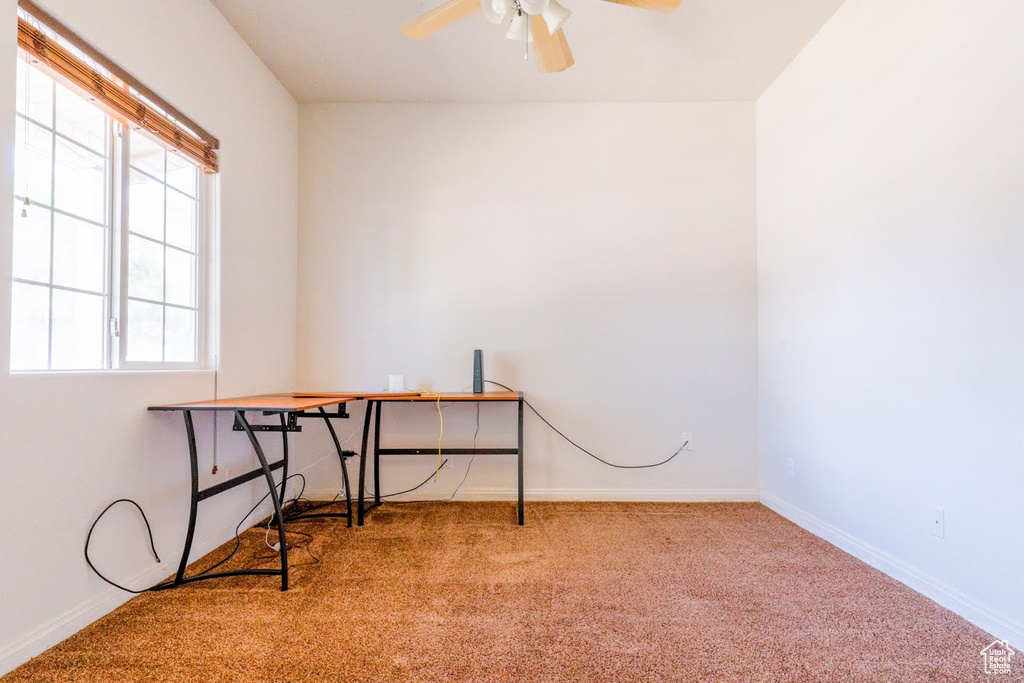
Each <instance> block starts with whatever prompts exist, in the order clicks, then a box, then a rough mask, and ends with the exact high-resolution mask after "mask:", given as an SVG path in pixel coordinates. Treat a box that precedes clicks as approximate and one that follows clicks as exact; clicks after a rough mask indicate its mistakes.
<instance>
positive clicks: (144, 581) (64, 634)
mask: <svg viewBox="0 0 1024 683" xmlns="http://www.w3.org/2000/svg"><path fill="white" fill-rule="evenodd" d="M222 543H224V541H223V540H221V541H217V542H214V540H213V539H212V538H210V537H205V538H202V539H199V538H197V539H195V541H194V542H193V544H192V553H191V555H192V558H193V559H198V558H200V557H202V556H203V555H205V554H206V553H208V552H210V551H212V550H213V549H214V548H216V547H217V546H219V545H221V544H222ZM180 559H181V558H180V556H179V557H175V559H174V562H173V563H172V562H166V561H164V562H161V563H159V564H154V565H153V566H152V567H150V568H148V569H145V570H143V571H141V572H139V573H138V574H136V575H135V576H133V577H131V578H130V579H128V580H126V581H124V583H123V585H125V586H129V587H131V588H134V589H136V590H141V589H143V588H145V587H147V586H151V585H153V584H155V583H157V582H158V581H160V580H162V579H165V578H167V577H168V576H170V575H171V574H174V572H175V571H177V569H178V562H179V560H180ZM133 597H135V596H134V595H132V594H130V593H125V592H124V591H122V590H118V589H117V588H114V587H113V586H111V587H109V588H107V589H105V590H103V591H102V592H100V593H97V594H96V595H95V596H93V597H92V598H89V599H88V600H85V601H83V602H81V603H79V604H78V605H76V606H75V607H72V608H71V609H69V610H68V611H66V612H64V613H63V614H61V615H59V616H57V617H56V618H54V619H52V620H50V621H48V622H47V623H45V624H43V625H42V626H40V627H39V628H37V629H35V630H34V631H31V632H30V633H27V634H25V635H24V636H22V637H21V638H19V639H18V640H16V641H14V642H13V643H11V644H9V645H7V646H6V647H3V648H0V676H3V675H4V674H6V673H8V672H9V671H13V670H14V669H16V668H18V667H19V666H21V665H22V664H24V663H25V662H27V661H28V660H30V659H32V658H33V657H35V656H36V655H39V654H42V653H43V652H44V651H46V650H47V649H49V648H51V647H53V646H54V645H56V644H57V643H59V642H61V641H62V640H64V639H65V638H69V637H70V636H73V635H74V634H75V633H77V632H78V631H81V630H82V629H83V628H85V627H86V626H88V625H89V624H91V623H93V622H94V621H96V620H97V619H99V618H100V617H102V616H104V615H106V614H109V613H110V612H113V611H114V610H115V609H117V608H118V607H120V606H121V605H123V604H124V603H126V602H128V601H129V600H131V599H132V598H133Z"/></svg>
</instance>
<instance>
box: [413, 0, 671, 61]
mask: <svg viewBox="0 0 1024 683" xmlns="http://www.w3.org/2000/svg"><path fill="white" fill-rule="evenodd" d="M605 2H612V3H615V4H616V5H627V6H629V7H638V8H640V9H649V10H654V11H656V12H671V11H673V10H674V9H676V8H677V7H679V5H681V4H682V3H683V0H605ZM478 10H480V11H482V12H483V13H484V16H486V17H487V20H488V21H490V22H491V23H492V24H508V26H509V29H508V33H507V34H506V37H507V38H509V39H511V40H522V41H525V42H527V43H533V47H534V53H535V55H536V58H537V70H538V71H540V72H542V73H554V72H557V71H565V70H566V69H568V68H569V67H570V66H572V65H573V64H574V63H575V61H574V60H573V58H572V52H570V51H569V43H568V42H566V40H565V32H563V31H562V24H564V23H565V20H566V19H568V18H569V15H570V14H572V12H571V11H570V10H568V9H567V8H565V7H563V6H562V4H561V3H559V2H558V0H449V2H446V3H445V4H443V5H441V6H440V7H438V8H437V9H434V10H431V11H430V12H427V13H426V14H424V15H422V16H420V17H418V18H416V19H413V20H412V21H410V22H409V23H407V24H405V25H404V26H402V33H404V34H405V35H407V36H408V37H410V38H414V39H416V40H423V39H424V38H426V37H427V36H429V35H431V34H433V33H434V32H436V31H439V30H441V29H442V28H444V27H445V26H447V25H448V24H451V23H453V22H455V21H458V20H459V19H462V18H463V17H468V16H469V15H470V14H473V13H474V12H476V11H478Z"/></svg>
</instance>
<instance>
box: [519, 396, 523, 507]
mask: <svg viewBox="0 0 1024 683" xmlns="http://www.w3.org/2000/svg"><path fill="white" fill-rule="evenodd" d="M523 517H524V515H523V398H522V396H520V397H519V526H522V525H523V522H524V519H523Z"/></svg>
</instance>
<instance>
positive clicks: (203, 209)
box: [8, 55, 219, 375]
mask: <svg viewBox="0 0 1024 683" xmlns="http://www.w3.org/2000/svg"><path fill="white" fill-rule="evenodd" d="M18 58H19V59H22V56H20V55H19V57H18ZM28 67H29V68H33V67H32V66H31V64H28ZM53 106H54V109H56V100H54V104H53ZM54 115H56V112H55V111H54ZM29 120H31V119H29ZM54 125H56V122H54ZM109 125H110V134H109V138H108V152H109V155H110V156H109V166H110V168H109V169H108V175H107V180H106V183H107V193H108V197H107V222H108V225H107V231H106V233H107V245H106V263H105V264H104V269H105V273H104V278H105V282H106V287H107V293H106V295H105V297H104V317H105V319H106V320H107V326H106V330H105V334H104V338H103V363H104V365H103V367H101V368H69V369H64V368H60V369H55V368H45V369H44V368H34V369H14V368H11V367H10V361H8V373H9V374H10V375H22V374H23V375H34V374H47V375H49V374H89V373H94V374H100V373H108V374H109V373H119V372H197V371H208V370H209V371H212V370H213V369H214V365H215V363H214V361H213V357H214V351H213V350H214V349H215V347H216V327H217V326H216V325H215V324H214V321H212V320H211V319H210V312H211V311H214V310H216V301H217V299H216V292H215V291H214V287H213V286H212V285H213V284H214V283H215V282H216V274H215V268H216V265H217V262H216V259H215V256H216V251H215V249H216V231H215V229H214V226H216V224H217V216H218V213H219V212H218V210H217V206H216V199H215V198H216V176H215V175H212V174H208V173H204V172H203V171H202V170H201V169H198V170H197V184H196V200H197V212H196V213H197V215H196V223H197V225H196V253H197V258H196V270H197V272H196V284H195V286H196V292H195V296H196V298H195V301H196V342H195V343H196V360H195V361H194V362H176V361H129V360H128V359H127V357H126V354H127V347H128V329H127V328H128V326H127V325H126V324H125V321H127V308H128V294H127V292H128V249H127V246H126V245H127V241H128V231H129V224H128V223H129V221H128V215H129V211H128V202H129V182H130V172H129V167H130V164H131V155H130V136H128V135H126V134H125V133H126V132H127V129H126V128H125V126H123V125H122V124H121V123H119V122H118V121H116V120H115V119H113V118H112V117H111V118H110V119H109ZM51 134H52V135H55V136H56V135H57V133H56V129H55V128H54V130H53V131H51ZM55 144H56V143H54V145H55ZM54 153H55V152H54ZM172 153H173V152H172V151H168V152H167V154H172ZM51 163H52V161H51ZM52 174H53V170H52V169H51V175H52ZM165 175H166V166H165ZM53 182H54V180H53V178H52V177H51V186H52V183H53ZM163 184H164V186H165V190H164V191H165V193H166V192H167V191H170V190H168V189H166V188H167V187H168V185H167V183H166V178H165V181H164V183H163ZM51 194H52V187H51ZM50 210H51V211H57V209H56V208H55V207H53V208H51V209H50ZM166 219H167V201H166V194H165V201H164V222H165V226H166ZM165 229H166V228H165ZM53 248H54V245H53V244H52V240H51V244H50V249H51V251H52V250H53ZM165 248H167V247H166V246H165ZM12 256H13V254H12ZM51 258H52V255H51ZM115 259H116V261H115ZM164 277H165V279H166V270H165V271H164ZM48 287H49V289H50V290H51V298H52V290H53V288H54V285H53V283H52V282H51V283H50V284H49V285H48ZM160 303H161V305H162V306H168V305H171V306H172V307H173V305H172V304H167V303H166V302H160ZM50 315H51V320H50V323H49V324H50V325H51V326H52V324H53V322H52V315H53V312H52V306H51V312H50ZM51 334H52V332H51ZM48 355H49V354H48ZM48 362H49V360H48Z"/></svg>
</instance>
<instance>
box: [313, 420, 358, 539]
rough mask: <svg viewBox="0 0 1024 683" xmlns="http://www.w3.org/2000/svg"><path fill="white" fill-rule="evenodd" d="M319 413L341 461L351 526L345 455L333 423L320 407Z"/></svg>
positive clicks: (350, 505)
mask: <svg viewBox="0 0 1024 683" xmlns="http://www.w3.org/2000/svg"><path fill="white" fill-rule="evenodd" d="M320 414H321V415H323V417H324V423H325V424H326V425H327V431H328V432H330V434H331V439H332V440H333V441H334V449H335V450H336V451H338V460H340V461H341V479H342V485H343V486H344V487H345V510H346V511H347V513H348V525H349V526H352V490H351V489H350V488H349V485H348V467H346V466H345V455H344V453H343V452H342V450H341V442H340V441H338V433H337V432H335V431H334V425H332V424H331V418H329V417H328V416H327V411H326V410H324V409H323V408H320Z"/></svg>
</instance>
